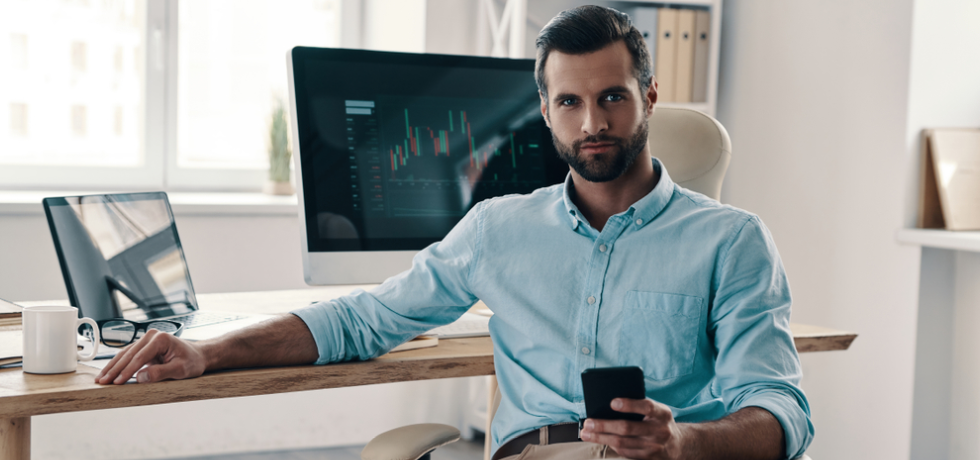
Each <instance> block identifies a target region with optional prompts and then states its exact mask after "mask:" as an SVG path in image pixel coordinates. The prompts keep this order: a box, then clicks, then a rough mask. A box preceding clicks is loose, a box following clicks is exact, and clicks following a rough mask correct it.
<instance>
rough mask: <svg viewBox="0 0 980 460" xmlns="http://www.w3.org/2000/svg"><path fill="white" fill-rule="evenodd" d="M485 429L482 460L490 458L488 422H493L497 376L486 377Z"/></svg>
mask: <svg viewBox="0 0 980 460" xmlns="http://www.w3.org/2000/svg"><path fill="white" fill-rule="evenodd" d="M487 381H488V382H489V384H488V385H487V429H486V431H485V433H486V438H484V439H483V460H490V423H491V422H493V416H494V412H495V411H494V410H493V409H494V407H493V398H494V396H496V395H497V376H496V375H491V376H489V377H487Z"/></svg>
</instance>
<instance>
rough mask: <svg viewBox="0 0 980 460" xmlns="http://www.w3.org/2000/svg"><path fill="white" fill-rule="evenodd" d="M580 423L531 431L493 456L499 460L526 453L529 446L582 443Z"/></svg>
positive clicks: (502, 447) (511, 441)
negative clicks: (525, 450)
mask: <svg viewBox="0 0 980 460" xmlns="http://www.w3.org/2000/svg"><path fill="white" fill-rule="evenodd" d="M578 428H579V427H578V422H567V423H556V424H554V425H548V426H543V427H541V428H538V429H537V430H531V431H528V432H527V433H524V434H522V435H520V436H518V437H516V438H514V439H511V440H510V441H507V442H505V443H504V445H502V446H500V448H499V449H497V452H496V453H494V454H493V460H499V459H501V458H504V457H508V456H511V455H517V454H520V453H521V452H523V451H524V448H525V447H527V446H528V445H529V444H540V445H542V446H546V445H548V444H557V443H561V442H577V441H581V439H579V437H578Z"/></svg>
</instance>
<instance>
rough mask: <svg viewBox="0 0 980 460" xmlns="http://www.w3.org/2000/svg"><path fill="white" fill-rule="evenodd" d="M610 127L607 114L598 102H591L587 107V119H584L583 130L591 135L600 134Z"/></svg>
mask: <svg viewBox="0 0 980 460" xmlns="http://www.w3.org/2000/svg"><path fill="white" fill-rule="evenodd" d="M608 128H609V123H608V122H607V120H606V114H605V113H604V112H603V111H602V108H601V107H599V105H598V104H589V105H588V106H587V107H586V108H585V119H584V120H582V132H584V133H585V134H588V135H590V136H594V135H596V134H599V133H601V132H603V131H605V130H606V129H608Z"/></svg>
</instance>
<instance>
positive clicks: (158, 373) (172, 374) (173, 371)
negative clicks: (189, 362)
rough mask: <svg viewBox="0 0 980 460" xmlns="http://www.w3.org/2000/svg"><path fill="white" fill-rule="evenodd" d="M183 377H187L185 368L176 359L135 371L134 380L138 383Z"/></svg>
mask: <svg viewBox="0 0 980 460" xmlns="http://www.w3.org/2000/svg"><path fill="white" fill-rule="evenodd" d="M184 377H187V368H186V366H185V365H184V363H183V362H181V361H176V360H175V361H170V362H166V363H163V364H151V365H149V366H146V368H145V369H143V370H141V371H139V372H137V373H136V381H137V382H139V383H152V382H159V381H161V380H171V379H181V378H184Z"/></svg>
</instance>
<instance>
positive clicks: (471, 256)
mask: <svg viewBox="0 0 980 460" xmlns="http://www.w3.org/2000/svg"><path fill="white" fill-rule="evenodd" d="M484 205H485V202H481V203H479V204H478V205H476V206H474V207H473V209H471V210H470V212H468V213H467V214H466V216H464V217H463V219H462V220H460V222H459V223H458V224H456V226H455V227H454V228H453V230H452V231H451V232H449V234H448V235H447V236H446V238H445V239H443V240H442V241H440V242H438V243H433V244H432V245H430V246H429V247H427V248H425V249H423V250H422V251H420V252H419V253H418V254H417V255H416V256H415V258H414V259H413V261H412V268H410V269H409V270H407V271H405V272H402V273H400V274H398V275H395V276H393V277H391V278H389V279H387V280H386V281H385V282H384V283H383V284H381V285H380V286H378V287H377V288H375V289H372V290H371V291H362V290H359V291H356V292H354V293H352V294H350V295H348V296H345V297H341V298H339V299H335V300H331V301H329V302H320V303H317V304H314V305H311V306H309V307H305V308H301V309H298V310H294V311H292V312H291V313H292V314H294V315H296V316H298V317H299V318H300V319H302V320H303V321H304V322H305V323H306V325H307V327H309V328H310V332H312V333H313V338H314V340H316V345H317V349H318V350H319V359H318V360H317V361H316V364H327V363H332V362H339V361H350V360H364V359H370V358H374V357H377V356H380V355H382V354H384V353H387V352H388V350H391V349H392V348H394V347H396V346H398V345H399V344H401V343H403V342H405V341H408V340H410V339H412V338H414V337H416V336H418V335H419V334H421V333H423V332H425V331H428V330H429V329H432V328H434V327H437V326H442V325H444V324H449V323H451V322H453V321H454V320H456V319H457V318H459V317H460V316H462V314H463V313H465V312H466V310H467V309H469V307H470V306H472V305H473V304H474V303H475V302H476V300H477V299H476V297H475V296H474V295H473V294H472V292H471V290H470V284H471V283H470V274H471V273H472V271H473V266H474V265H475V264H476V263H477V261H478V258H479V256H480V243H481V239H482V235H481V232H482V228H483V220H482V219H483V215H482V211H483V208H484Z"/></svg>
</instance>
